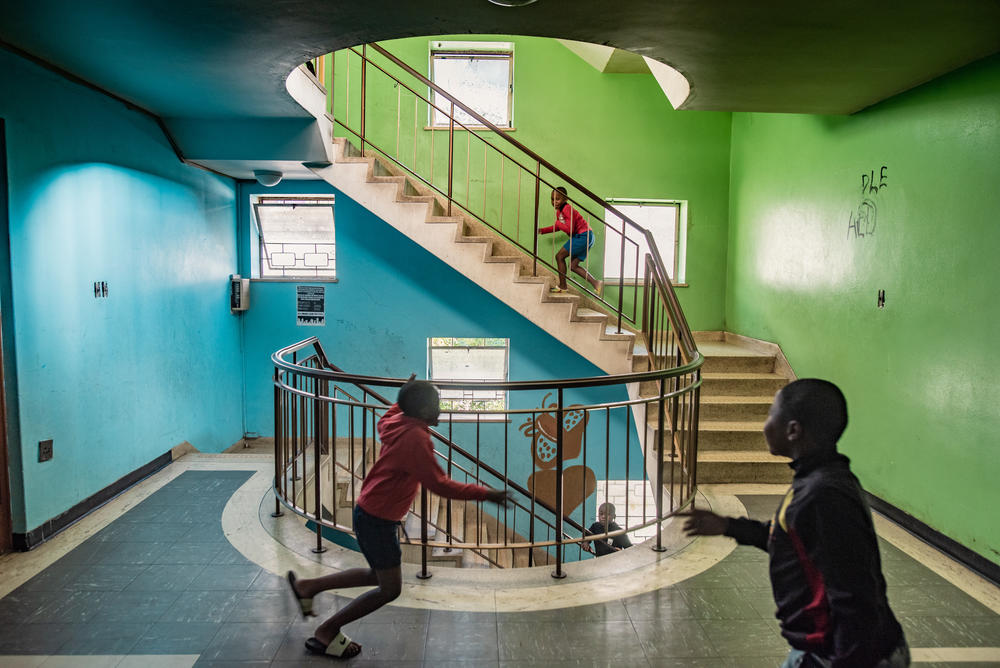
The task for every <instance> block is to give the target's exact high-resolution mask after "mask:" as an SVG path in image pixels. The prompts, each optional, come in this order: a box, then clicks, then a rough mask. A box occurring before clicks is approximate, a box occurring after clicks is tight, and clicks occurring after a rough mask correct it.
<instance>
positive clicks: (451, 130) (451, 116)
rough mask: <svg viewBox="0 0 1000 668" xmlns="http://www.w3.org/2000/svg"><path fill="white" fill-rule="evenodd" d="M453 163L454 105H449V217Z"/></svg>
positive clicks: (449, 211)
mask: <svg viewBox="0 0 1000 668" xmlns="http://www.w3.org/2000/svg"><path fill="white" fill-rule="evenodd" d="M454 163H455V103H454V102H452V103H451V113H449V114H448V215H449V216H450V215H451V200H452V183H453V180H454V178H453V174H452V171H453V169H454Z"/></svg>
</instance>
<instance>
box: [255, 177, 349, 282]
mask: <svg viewBox="0 0 1000 668" xmlns="http://www.w3.org/2000/svg"><path fill="white" fill-rule="evenodd" d="M252 203H253V213H254V221H255V223H256V225H257V237H258V240H259V244H258V254H259V263H258V267H259V272H258V276H257V278H265V279H266V278H271V279H299V278H307V279H309V280H324V279H326V280H334V279H336V277H337V271H336V261H337V243H336V238H335V236H334V225H333V195H300V196H265V195H260V196H257V197H255V198H254V199H253V202H252Z"/></svg>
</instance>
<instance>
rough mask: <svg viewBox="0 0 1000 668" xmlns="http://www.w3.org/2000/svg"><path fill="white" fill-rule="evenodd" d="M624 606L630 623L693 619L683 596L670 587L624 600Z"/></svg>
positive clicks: (692, 614)
mask: <svg viewBox="0 0 1000 668" xmlns="http://www.w3.org/2000/svg"><path fill="white" fill-rule="evenodd" d="M624 604H625V610H626V611H627V612H628V616H629V618H630V619H631V620H632V621H656V620H658V619H662V620H668V619H694V612H693V611H692V610H691V606H689V605H688V603H687V599H686V598H685V597H684V594H683V593H682V592H681V591H680V590H679V589H674V588H672V587H668V588H665V589H657V590H655V591H651V592H646V593H645V594H639V595H638V596H632V597H630V598H627V599H625V600H624Z"/></svg>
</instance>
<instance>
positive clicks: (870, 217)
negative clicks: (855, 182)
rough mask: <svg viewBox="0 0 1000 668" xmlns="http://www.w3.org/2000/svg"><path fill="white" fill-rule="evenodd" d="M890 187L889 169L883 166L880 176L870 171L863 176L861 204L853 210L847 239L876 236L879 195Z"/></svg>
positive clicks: (848, 224)
mask: <svg viewBox="0 0 1000 668" xmlns="http://www.w3.org/2000/svg"><path fill="white" fill-rule="evenodd" d="M887 187H889V167H888V166H887V165H882V167H881V168H880V169H879V171H878V174H877V175H876V174H875V170H874V169H873V170H870V171H868V172H865V173H863V174H862V175H861V203H860V204H858V206H857V207H856V208H855V209H852V210H851V214H850V218H849V220H848V223H847V238H848V239H851V238H854V239H862V238H864V237H871V236H874V235H875V228H876V227H877V226H878V195H879V193H880V192H882V189H883V188H887Z"/></svg>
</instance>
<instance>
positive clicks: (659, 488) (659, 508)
mask: <svg viewBox="0 0 1000 668" xmlns="http://www.w3.org/2000/svg"><path fill="white" fill-rule="evenodd" d="M658 386H659V389H660V396H659V398H658V399H657V402H656V403H657V406H658V410H657V417H656V436H657V441H658V442H657V444H656V545H655V546H654V547H653V551H654V552H665V551H666V550H667V548H665V547H663V422H664V417H665V411H664V408H663V394H664V392H665V390H666V380H665V379H664V378H660V382H659V383H658ZM671 440H673V439H671Z"/></svg>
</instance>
